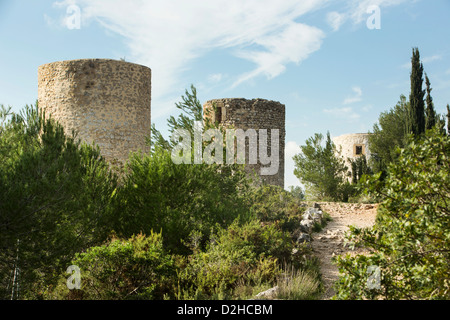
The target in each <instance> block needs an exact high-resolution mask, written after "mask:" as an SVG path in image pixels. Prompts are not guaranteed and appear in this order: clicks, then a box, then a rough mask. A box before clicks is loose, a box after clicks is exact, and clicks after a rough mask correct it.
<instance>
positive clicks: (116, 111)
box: [38, 59, 151, 164]
mask: <svg viewBox="0 0 450 320" xmlns="http://www.w3.org/2000/svg"><path fill="white" fill-rule="evenodd" d="M38 102H39V108H40V109H41V110H42V111H44V112H45V114H46V115H47V116H48V115H50V116H51V117H52V118H54V119H56V120H57V121H58V122H59V123H61V124H62V126H63V127H64V129H65V131H66V133H67V134H71V133H72V130H75V131H77V133H78V136H77V137H78V138H81V140H83V141H85V142H87V143H89V144H91V143H93V142H95V143H96V144H97V145H98V146H99V147H100V150H101V154H102V155H103V156H104V157H105V159H106V160H107V161H110V162H114V161H119V162H121V163H122V164H125V163H126V161H127V159H128V156H129V152H130V151H138V150H142V151H144V152H145V151H147V150H148V149H149V147H148V146H147V145H146V138H147V137H150V127H151V124H150V120H151V119H150V112H151V111H150V108H151V70H150V69H149V68H148V67H145V66H141V65H137V64H133V63H129V62H125V61H117V60H108V59H81V60H69V61H59V62H53V63H49V64H44V65H41V66H40V67H39V69H38Z"/></svg>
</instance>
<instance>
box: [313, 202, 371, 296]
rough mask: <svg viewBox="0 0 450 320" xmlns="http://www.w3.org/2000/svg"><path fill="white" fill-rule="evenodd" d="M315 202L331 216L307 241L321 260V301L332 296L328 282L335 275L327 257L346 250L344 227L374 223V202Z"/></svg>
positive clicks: (343, 252) (332, 291) (334, 278)
mask: <svg viewBox="0 0 450 320" xmlns="http://www.w3.org/2000/svg"><path fill="white" fill-rule="evenodd" d="M319 204H320V208H321V210H322V211H324V212H327V213H328V214H329V215H330V216H331V218H332V219H333V220H332V221H330V222H328V224H327V226H326V227H325V228H324V229H323V230H322V231H320V232H317V233H314V234H313V236H312V241H311V245H312V248H313V251H314V253H315V254H316V256H317V257H318V258H319V259H320V263H321V272H322V278H323V281H324V286H325V292H324V294H323V296H322V300H329V299H330V298H331V297H332V296H333V295H334V290H333V288H332V285H333V283H334V282H335V281H336V280H337V279H338V276H339V271H338V268H337V266H336V265H334V264H333V263H332V262H331V258H332V257H333V256H334V255H340V254H345V253H346V252H347V251H349V249H348V248H346V247H344V246H343V241H344V234H345V232H346V231H347V230H348V226H350V225H354V226H357V227H370V226H372V225H373V224H374V222H375V216H376V211H377V205H374V204H360V203H335V202H319ZM358 250H362V249H358Z"/></svg>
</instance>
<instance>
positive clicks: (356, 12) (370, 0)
mask: <svg viewBox="0 0 450 320" xmlns="http://www.w3.org/2000/svg"><path fill="white" fill-rule="evenodd" d="M408 1H411V0H349V1H348V6H349V8H350V17H351V19H352V20H353V22H354V23H355V24H359V23H362V22H365V21H366V20H367V18H368V13H367V9H368V8H370V7H373V6H377V7H379V8H380V9H382V8H386V7H391V6H397V5H400V4H402V3H405V2H408Z"/></svg>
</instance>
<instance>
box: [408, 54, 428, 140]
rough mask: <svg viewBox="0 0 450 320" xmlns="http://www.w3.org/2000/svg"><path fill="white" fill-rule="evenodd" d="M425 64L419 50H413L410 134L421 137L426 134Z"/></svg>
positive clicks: (409, 116)
mask: <svg viewBox="0 0 450 320" xmlns="http://www.w3.org/2000/svg"><path fill="white" fill-rule="evenodd" d="M422 76H423V64H422V63H421V62H420V53H419V49H418V48H413V55H412V58H411V93H410V95H409V102H410V106H409V115H408V125H407V129H408V133H412V134H414V135H419V134H422V133H424V132H425V103H424V99H423V98H424V95H425V90H422V83H423V78H422Z"/></svg>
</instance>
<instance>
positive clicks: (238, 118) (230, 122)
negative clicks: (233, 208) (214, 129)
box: [203, 98, 286, 188]
mask: <svg viewBox="0 0 450 320" xmlns="http://www.w3.org/2000/svg"><path fill="white" fill-rule="evenodd" d="M203 111H204V112H203V113H204V115H205V117H207V118H209V119H210V120H211V121H213V122H217V123H219V124H220V125H222V126H223V127H224V128H235V129H242V130H244V131H246V132H248V130H249V129H253V130H255V131H256V132H257V133H258V136H257V138H256V139H257V141H258V143H257V145H258V161H257V163H255V164H251V163H250V162H249V157H248V154H249V152H248V149H247V153H246V154H247V157H246V161H245V169H246V171H247V172H249V173H256V174H257V175H259V177H260V179H261V180H260V181H264V182H265V183H268V184H272V185H278V186H280V187H282V188H284V146H285V135H286V131H285V106H284V105H283V104H281V103H280V102H277V101H271V100H265V99H252V100H247V99H243V98H225V99H214V100H209V101H207V102H206V103H205V104H204V105H203ZM261 129H267V139H266V141H267V154H269V155H272V156H273V154H272V152H277V157H276V158H278V164H277V168H276V170H274V171H273V172H275V173H274V174H261V173H262V172H263V171H262V170H261V168H265V167H267V165H266V164H263V163H262V162H261V157H260V155H261V150H260V148H261V147H262V145H261V131H260V130H261ZM274 129H276V130H278V141H277V144H278V145H277V146H274V145H272V134H276V133H275V131H274ZM246 141H248V140H246ZM246 145H247V148H248V142H246ZM264 151H265V150H264Z"/></svg>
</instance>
